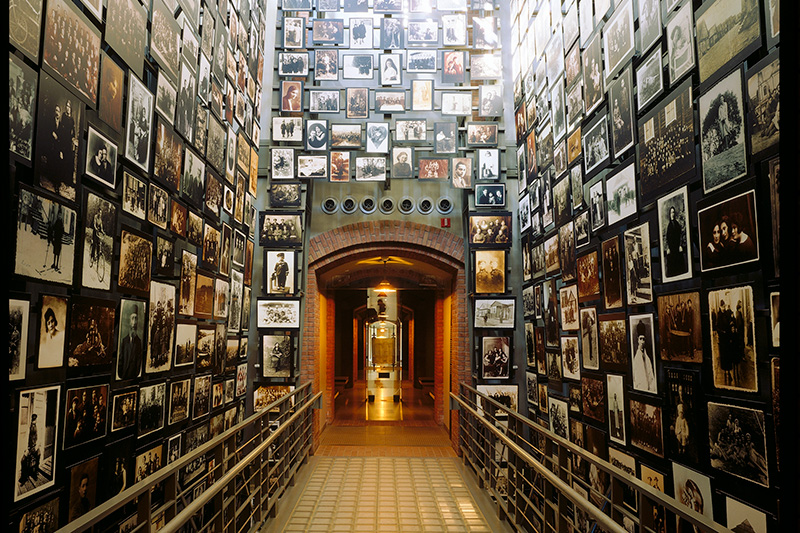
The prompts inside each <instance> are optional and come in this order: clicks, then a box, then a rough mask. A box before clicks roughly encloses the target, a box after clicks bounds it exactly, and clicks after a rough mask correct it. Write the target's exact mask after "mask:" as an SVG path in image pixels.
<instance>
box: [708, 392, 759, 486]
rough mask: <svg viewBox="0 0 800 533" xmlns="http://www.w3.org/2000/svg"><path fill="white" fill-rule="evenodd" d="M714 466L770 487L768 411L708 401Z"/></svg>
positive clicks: (710, 448)
mask: <svg viewBox="0 0 800 533" xmlns="http://www.w3.org/2000/svg"><path fill="white" fill-rule="evenodd" d="M708 448H709V456H710V459H711V466H712V467H714V468H717V469H719V470H722V471H723V472H727V473H729V474H732V475H734V476H736V477H740V478H743V479H746V480H748V481H752V482H753V483H757V484H759V485H762V486H764V487H769V463H768V462H767V435H766V422H765V420H764V412H763V411H758V410H756V409H748V408H745V407H739V406H735V405H725V404H720V403H715V402H708Z"/></svg>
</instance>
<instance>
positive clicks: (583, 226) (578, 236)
mask: <svg viewBox="0 0 800 533" xmlns="http://www.w3.org/2000/svg"><path fill="white" fill-rule="evenodd" d="M573 198H574V197H573ZM574 228H575V246H576V247H577V248H580V247H582V246H586V245H587V244H589V242H590V240H591V232H590V230H589V211H588V210H587V211H582V212H581V213H580V214H579V215H578V216H576V217H575V223H574Z"/></svg>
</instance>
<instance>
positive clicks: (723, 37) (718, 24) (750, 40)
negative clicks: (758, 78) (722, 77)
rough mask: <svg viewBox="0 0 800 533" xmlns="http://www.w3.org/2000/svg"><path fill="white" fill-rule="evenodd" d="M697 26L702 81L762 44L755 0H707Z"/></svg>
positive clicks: (701, 8) (698, 55)
mask: <svg viewBox="0 0 800 533" xmlns="http://www.w3.org/2000/svg"><path fill="white" fill-rule="evenodd" d="M695 26H696V28H697V66H698V71H699V73H700V83H701V84H702V83H703V82H705V81H708V80H710V79H712V76H713V75H714V74H715V73H716V72H718V71H719V72H724V71H725V69H723V67H727V66H729V65H732V64H734V63H736V62H737V61H740V60H741V59H740V58H741V57H744V56H746V55H749V52H750V51H752V50H755V49H756V48H758V47H759V46H761V9H760V8H759V2H757V1H756V0H743V1H741V2H732V1H730V0H714V1H712V2H707V3H705V4H703V5H702V6H701V7H700V8H698V10H697V13H696V22H695ZM690 38H691V34H690Z"/></svg>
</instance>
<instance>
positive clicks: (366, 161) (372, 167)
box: [356, 157, 386, 181]
mask: <svg viewBox="0 0 800 533" xmlns="http://www.w3.org/2000/svg"><path fill="white" fill-rule="evenodd" d="M356 181H386V158H385V157H356Z"/></svg>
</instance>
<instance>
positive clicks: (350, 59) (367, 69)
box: [342, 54, 375, 90]
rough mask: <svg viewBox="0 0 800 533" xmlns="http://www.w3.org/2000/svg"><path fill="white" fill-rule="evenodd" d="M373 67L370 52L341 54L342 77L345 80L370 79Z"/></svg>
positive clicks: (372, 57) (372, 58) (372, 74)
mask: <svg viewBox="0 0 800 533" xmlns="http://www.w3.org/2000/svg"><path fill="white" fill-rule="evenodd" d="M374 68H375V67H374V56H373V55H372V54H343V55H342V78H344V79H345V80H371V79H373V76H374V72H373V71H374ZM365 90H366V89H365Z"/></svg>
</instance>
